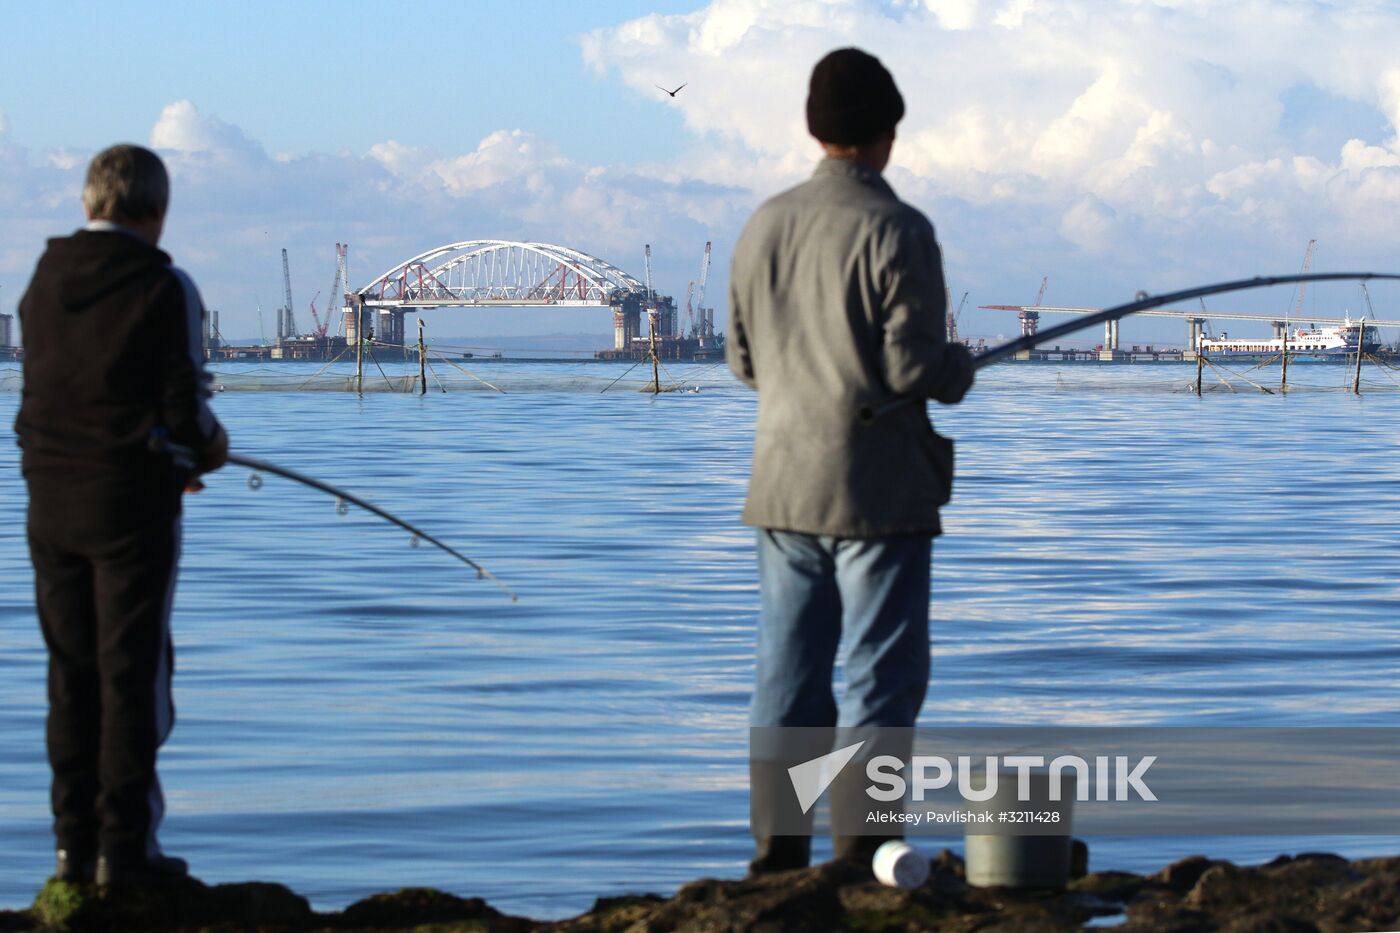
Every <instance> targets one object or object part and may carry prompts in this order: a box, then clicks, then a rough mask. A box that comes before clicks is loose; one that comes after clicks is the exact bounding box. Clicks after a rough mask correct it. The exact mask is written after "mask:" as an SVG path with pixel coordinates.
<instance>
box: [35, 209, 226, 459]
mask: <svg viewBox="0 0 1400 933" xmlns="http://www.w3.org/2000/svg"><path fill="white" fill-rule="evenodd" d="M19 314H20V323H21V327H22V329H23V335H24V389H23V398H22V401H21V403H20V409H19V415H18V417H17V418H16V419H15V432H16V433H17V434H18V435H19V445H20V447H21V448H22V449H23V460H22V465H23V470H24V473H25V475H26V476H27V477H29V478H30V479H31V481H32V480H34V479H35V478H36V477H54V478H59V479H63V480H77V479H90V480H93V481H102V480H104V479H107V480H111V479H121V478H123V477H126V478H132V477H133V476H136V475H139V474H140V473H141V472H142V471H149V470H152V469H153V468H155V467H156V465H157V464H158V463H164V461H163V460H158V459H157V455H155V454H153V453H151V452H150V450H149V442H150V437H151V434H152V432H153V431H154V430H156V429H157V428H163V429H165V431H167V432H168V434H169V436H170V438H171V440H173V441H174V442H176V443H179V444H183V445H185V446H187V447H189V448H191V449H193V450H195V451H202V450H205V449H206V448H207V447H208V446H209V444H210V442H211V441H213V440H214V439H215V438H216V437H218V436H219V435H221V434H222V428H221V427H220V426H219V423H218V421H217V420H216V419H215V418H214V414H213V412H212V411H211V410H210V409H209V406H208V403H207V401H206V399H207V398H208V397H209V389H208V380H209V377H208V376H207V374H206V373H205V370H204V347H203V340H202V333H203V316H204V308H203V304H202V302H201V301H200V298H199V293H198V291H197V290H196V289H195V287H194V283H193V282H191V281H190V279H189V276H187V275H185V273H183V272H182V271H180V270H179V269H177V268H175V267H174V266H172V265H171V261H170V257H169V256H168V255H166V253H165V252H163V251H162V250H160V249H157V248H156V247H155V246H152V245H150V244H149V243H147V242H146V241H145V240H143V239H141V238H139V237H137V236H135V235H134V234H132V233H130V232H128V231H126V230H124V229H123V228H121V227H118V226H116V225H114V224H109V223H103V222H95V223H93V224H90V225H89V227H88V228H87V229H83V230H79V231H78V232H76V233H75V234H73V235H72V236H68V237H57V238H55V239H52V240H50V241H49V243H48V249H47V250H46V251H45V252H44V255H43V256H42V257H41V258H40V260H39V265H38V267H37V268H36V269H35V271H34V277H33V279H32V280H31V281H30V283H29V288H28V290H27V291H26V292H25V294H24V297H23V298H22V299H20V305H19Z"/></svg>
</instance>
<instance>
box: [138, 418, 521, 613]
mask: <svg viewBox="0 0 1400 933" xmlns="http://www.w3.org/2000/svg"><path fill="white" fill-rule="evenodd" d="M150 448H151V450H153V451H155V452H156V453H164V454H169V455H170V457H171V459H172V460H174V462H175V464H176V466H180V467H183V468H185V469H189V470H193V469H194V467H195V462H196V461H195V455H194V451H192V450H190V448H188V447H184V446H182V445H180V444H176V443H174V442H173V441H171V440H170V438H169V437H168V436H167V435H166V434H165V433H164V432H163V431H156V432H154V433H152V434H151V440H150ZM228 462H229V463H232V464H234V465H235V466H241V467H247V468H248V469H250V470H253V471H254V474H255V475H256V474H257V473H271V474H272V475H274V476H280V477H282V478H283V479H289V480H291V481H292V482H294V483H301V484H302V485H303V486H309V487H311V488H312V489H315V490H318V491H320V492H324V493H327V494H328V495H331V496H334V497H335V498H336V502H337V505H338V506H339V507H341V508H343V507H344V504H345V503H347V502H349V503H350V504H352V505H357V506H359V507H360V508H362V509H364V510H365V511H366V512H370V513H372V514H374V515H378V516H379V517H380V518H382V519H384V520H385V521H388V522H392V523H393V524H395V525H398V526H399V527H400V528H402V529H404V530H405V531H407V532H408V533H409V534H411V535H413V536H414V538H413V540H414V541H415V542H416V541H417V539H419V538H422V539H423V540H424V541H427V542H428V543H429V544H431V545H433V546H435V547H437V548H439V549H441V550H443V551H446V552H447V553H448V554H451V555H452V556H453V557H455V558H457V559H458V560H460V561H461V562H462V563H464V564H466V565H467V566H468V567H471V568H472V569H473V570H475V571H476V576H477V579H485V580H490V581H491V582H492V583H494V584H496V585H497V586H499V587H500V588H501V589H503V590H505V591H506V593H508V594H509V595H510V601H511V602H518V601H519V599H520V597H518V596H516V595H515V591H514V590H512V589H511V588H510V587H509V586H507V585H506V584H505V583H504V582H503V581H502V580H501V579H500V578H499V577H497V576H496V575H495V574H493V573H492V572H491V571H489V570H487V569H486V568H485V567H483V566H481V565H480V564H478V563H477V562H476V561H474V560H472V559H471V558H470V557H468V556H467V555H465V554H463V553H461V552H460V551H458V550H456V549H455V548H453V547H451V546H450V545H448V544H444V543H443V542H442V541H439V540H438V539H437V538H435V537H433V536H432V535H430V534H428V533H427V532H426V531H424V530H423V529H421V528H419V527H418V526H416V525H413V524H411V523H409V522H407V521H404V520H403V519H402V518H399V517H398V516H397V515H395V514H393V513H392V512H389V511H386V510H384V509H381V508H380V507H379V506H377V505H375V504H374V503H372V502H366V501H365V500H364V499H361V498H360V497H359V496H357V495H355V494H354V493H350V492H346V491H345V490H344V489H341V488H339V487H337V486H332V485H331V484H330V483H326V482H322V481H321V480H319V479H315V478H314V477H310V476H307V475H305V474H303V473H298V472H297V471H296V470H291V469H288V468H287V467H282V466H278V465H277V464H275V463H268V462H267V461H266V460H259V459H258V458H257V457H245V456H243V455H242V454H235V453H230V454H229V455H228ZM251 479H252V477H250V485H252V483H251ZM257 485H261V483H260V482H259V483H258V484H257ZM257 485H254V486H253V488H255V489H256V488H257Z"/></svg>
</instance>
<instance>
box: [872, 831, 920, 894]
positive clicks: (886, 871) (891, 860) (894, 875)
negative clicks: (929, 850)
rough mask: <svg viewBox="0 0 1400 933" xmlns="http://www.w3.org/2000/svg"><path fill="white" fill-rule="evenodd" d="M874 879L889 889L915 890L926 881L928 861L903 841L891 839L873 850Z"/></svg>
mask: <svg viewBox="0 0 1400 933" xmlns="http://www.w3.org/2000/svg"><path fill="white" fill-rule="evenodd" d="M871 867H872V868H873V869H874V871H875V878H876V880H878V881H879V882H880V883H881V884H883V885H888V886H889V887H891V888H904V889H906V890H907V889H910V888H917V887H919V886H921V885H922V884H923V883H924V882H925V881H927V880H928V859H927V858H926V857H925V856H924V854H923V853H922V852H920V851H919V850H918V849H916V848H914V847H913V846H911V845H910V844H909V843H907V842H905V841H904V840H903V839H891V840H890V841H889V842H886V843H884V844H883V845H881V846H880V848H878V849H876V850H875V858H874V860H873V861H872V864H871Z"/></svg>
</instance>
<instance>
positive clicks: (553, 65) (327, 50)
mask: <svg viewBox="0 0 1400 933" xmlns="http://www.w3.org/2000/svg"><path fill="white" fill-rule="evenodd" d="M3 6H5V7H8V8H9V9H10V11H11V15H10V16H8V17H7V20H8V22H10V23H11V24H12V26H13V25H15V24H20V25H22V29H20V30H19V31H18V32H16V33H12V34H11V40H12V41H11V42H8V43H6V44H5V46H4V54H3V55H0V89H3V90H0V109H3V110H4V112H5V113H6V114H7V116H8V117H9V120H10V124H11V128H12V131H13V132H15V133H16V134H17V135H18V136H20V137H22V138H23V139H24V141H25V142H26V143H27V144H28V145H31V146H36V147H39V148H44V149H47V148H55V147H64V146H66V147H73V148H82V149H94V148H100V147H101V146H103V145H106V144H107V143H109V142H111V141H112V140H114V139H121V138H129V137H133V136H134V137H139V138H141V139H143V140H144V138H145V136H146V135H147V134H148V132H149V129H150V126H151V125H152V124H153V123H155V121H156V119H157V118H158V117H159V116H160V112H161V108H162V107H164V106H165V105H166V104H168V103H170V102H171V101H174V100H190V101H194V102H195V103H196V104H197V105H198V106H199V108H200V109H201V110H202V111H205V112H208V113H212V114H217V115H218V116H219V117H220V118H221V119H223V120H225V121H227V122H229V123H232V124H234V125H237V126H240V127H242V128H244V129H245V130H246V131H248V132H249V133H250V134H251V135H252V136H254V137H255V138H256V139H258V140H259V141H260V142H261V143H262V144H263V145H264V146H266V147H267V148H268V150H269V151H271V152H273V153H278V152H299V153H301V152H335V151H339V150H343V149H349V150H352V151H356V152H361V151H364V150H366V149H368V148H369V147H370V146H372V145H374V144H375V143H378V142H382V141H383V140H384V139H385V138H386V135H392V136H393V138H395V139H398V140H399V141H401V142H404V143H407V144H410V145H414V146H425V147H429V148H433V149H436V150H439V151H443V152H454V151H458V150H461V149H464V148H465V149H470V148H473V147H475V146H476V144H477V143H478V142H479V141H480V140H481V139H482V137H484V136H486V135H487V134H488V133H490V132H492V131H493V130H497V129H501V128H505V127H509V128H518V129H524V130H528V131H530V132H533V133H537V134H540V135H542V136H550V137H552V138H555V139H557V140H558V141H559V142H560V144H561V145H562V146H564V147H565V149H566V151H567V152H569V154H571V155H574V156H576V157H578V158H583V159H588V160H593V161H600V162H609V161H616V160H619V159H624V158H636V157H638V156H641V157H643V158H665V157H667V156H669V155H672V154H674V152H675V151H676V148H677V147H678V146H679V140H678V138H677V137H678V135H679V130H680V120H679V119H677V118H676V117H675V116H674V115H673V114H669V113H668V112H667V111H666V110H665V109H664V108H658V107H656V106H655V104H656V100H654V99H651V98H644V97H643V96H641V95H638V94H635V93H619V89H618V88H617V87H616V85H615V84H614V83H613V82H610V81H608V80H606V79H605V78H604V77H602V76H600V75H598V74H595V73H592V72H591V71H589V70H587V69H585V68H584V67H583V65H582V62H581V58H580V53H579V35H580V34H581V33H582V32H585V31H587V30H589V29H593V28H597V27H600V26H609V25H613V24H615V23H619V22H623V21H625V20H628V19H632V18H635V17H639V16H645V15H647V14H648V13H652V12H662V13H666V12H679V11H683V10H686V9H690V8H693V7H694V4H693V3H677V2H671V3H664V2H663V3H648V2H638V0H610V2H607V3H569V2H564V0H512V2H510V3H480V2H478V3H473V2H466V3H464V2H455V3H442V2H434V3H411V4H407V3H406V4H385V3H382V2H380V3H371V2H363V0H339V2H334V3H332V2H325V0H297V2H293V3H287V2H280V3H268V2H242V3H157V2H141V0H134V2H131V3H123V4H118V5H113V4H111V3H98V2H83V3H74V2H63V0H56V2H44V3H29V2H16V0H4V3H3ZM118 10H119V11H123V13H124V15H114V11H118ZM129 50H139V51H135V52H132V51H129ZM627 126H633V127H639V128H641V130H642V131H641V132H636V133H631V134H628V133H626V132H625V131H624V130H623V129H622V128H623V127H627ZM603 127H611V128H613V131H612V132H606V131H602V130H601V128H603Z"/></svg>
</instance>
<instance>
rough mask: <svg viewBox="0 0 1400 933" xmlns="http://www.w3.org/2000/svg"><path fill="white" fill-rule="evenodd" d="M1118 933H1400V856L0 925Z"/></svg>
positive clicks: (66, 913)
mask: <svg viewBox="0 0 1400 933" xmlns="http://www.w3.org/2000/svg"><path fill="white" fill-rule="evenodd" d="M1090 921H1093V922H1094V926H1095V927H1096V928H1102V929H1117V930H1125V931H1146V930H1153V931H1183V933H1184V931H1197V930H1202V931H1211V930H1219V931H1230V933H1306V931H1321V933H1332V931H1358V930H1395V929H1400V858H1379V859H1360V860H1357V861H1348V860H1346V859H1344V858H1340V857H1339V856H1335V855H1322V854H1308V855H1299V856H1295V857H1289V856H1280V857H1279V858H1277V859H1275V860H1274V861H1272V862H1270V863H1269V864H1267V865H1261V866H1257V867H1248V868H1242V867H1239V866H1236V865H1232V864H1231V863H1229V862H1222V861H1215V860H1211V859H1207V858H1201V857H1193V858H1189V859H1185V860H1183V861H1180V862H1177V863H1176V864H1174V865H1170V866H1168V867H1166V868H1164V869H1162V870H1161V871H1159V872H1157V873H1156V874H1153V875H1134V874H1128V873H1125V872H1099V873H1094V874H1086V875H1084V876H1083V877H1080V878H1077V879H1075V880H1074V881H1073V882H1071V883H1070V885H1069V887H1068V888H1067V889H1066V890H1064V891H1058V892H1013V891H1006V890H1000V889H994V888H971V887H968V886H967V884H966V883H964V881H963V873H962V862H961V860H960V859H958V857H957V856H955V855H953V854H952V853H950V852H947V851H944V852H943V853H941V854H940V855H939V856H938V857H937V858H936V859H935V860H934V865H933V872H932V874H931V875H930V877H929V880H928V882H927V884H925V885H924V886H923V887H921V888H919V889H917V890H913V891H901V890H897V889H893V888H886V887H882V886H880V885H878V884H876V883H875V882H873V881H871V880H870V875H869V873H868V872H865V871H862V870H861V869H859V868H858V867H853V866H842V865H821V866H817V867H814V868H809V869H805V870H802V871H794V872H788V873H785V874H779V875H771V876H767V877H764V878H761V879H757V880H745V881H716V880H701V881H695V882H692V883H690V884H688V885H686V886H685V887H683V888H681V889H680V890H679V891H678V892H676V894H675V895H674V896H673V897H670V898H662V897H657V896H654V895H638V896H635V897H616V898H600V899H599V900H598V902H597V903H596V904H594V906H593V909H592V910H590V911H589V912H588V913H586V914H583V915H581V916H578V917H574V918H572V919H569V920H560V921H553V922H541V921H535V920H530V919H527V918H524V917H512V916H508V915H505V914H502V913H500V912H499V911H497V910H495V909H493V908H492V907H491V906H490V905H488V904H487V903H486V902H485V901H483V900H481V899H479V898H461V897H456V896H454V895H451V894H445V893H443V892H441V891H436V890H432V889H429V888H417V889H406V890H403V891H398V892H396V893H393V894H376V895H374V896H372V897H367V898H365V899H364V900H361V901H358V902H356V903H354V904H352V905H350V906H349V907H347V908H346V909H345V910H342V911H338V912H335V913H317V912H315V911H313V910H312V909H311V907H310V906H309V905H308V904H307V901H306V899H305V898H303V897H301V896H300V895H298V894H296V893H294V892H293V891H291V890H289V889H288V888H286V887H283V886H282V885H279V884H268V883H260V882H253V883H246V884H224V885H215V886H206V885H203V884H201V883H199V882H197V881H193V880H191V881H188V882H186V883H184V884H181V885H179V886H176V887H174V888H169V889H164V890H163V892H162V893H161V895H160V896H154V895H152V894H149V893H141V892H128V893H121V892H117V891H105V892H99V891H97V890H95V889H92V888H90V887H85V886H81V885H73V884H64V883H61V882H56V881H50V882H49V883H48V884H47V885H45V886H44V888H43V890H42V891H41V892H40V893H39V895H38V897H37V898H36V900H35V902H34V905H33V906H32V907H31V908H30V909H29V910H27V911H0V931H6V933H8V931H22V930H65V929H66V930H75V931H77V930H114V931H143V933H147V931H149V933H157V931H177V930H190V931H193V930H209V931H241V930H261V931H315V930H359V931H370V930H416V931H420V933H428V931H434V933H446V931H480V933H496V931H499V933H524V931H557V933H623V931H627V933H661V931H668V930H677V931H697V933H699V931H705V933H721V931H740V930H755V931H773V933H777V931H786V930H798V931H828V930H856V931H866V933H895V931H917V930H951V931H972V930H977V931H1018V933H1035V931H1059V930H1078V929H1081V928H1082V927H1083V925H1084V924H1085V923H1088V922H1090Z"/></svg>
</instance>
